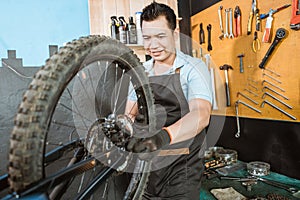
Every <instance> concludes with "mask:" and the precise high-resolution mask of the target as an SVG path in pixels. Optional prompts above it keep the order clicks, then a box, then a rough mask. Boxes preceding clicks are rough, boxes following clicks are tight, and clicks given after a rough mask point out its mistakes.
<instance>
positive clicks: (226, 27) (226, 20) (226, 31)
mask: <svg viewBox="0 0 300 200" xmlns="http://www.w3.org/2000/svg"><path fill="white" fill-rule="evenodd" d="M228 13H229V10H228V9H227V8H225V34H224V38H228V37H229V34H228V26H229V25H228Z"/></svg>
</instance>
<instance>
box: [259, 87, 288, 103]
mask: <svg viewBox="0 0 300 200" xmlns="http://www.w3.org/2000/svg"><path fill="white" fill-rule="evenodd" d="M265 89H269V90H270V91H272V92H274V93H275V94H277V95H279V96H281V97H283V98H284V99H285V100H289V98H288V97H286V96H284V95H283V94H281V93H279V92H277V91H276V90H273V89H272V88H270V87H268V86H264V87H263V89H262V90H263V91H265Z"/></svg>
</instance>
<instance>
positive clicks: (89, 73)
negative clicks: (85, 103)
mask: <svg viewBox="0 0 300 200" xmlns="http://www.w3.org/2000/svg"><path fill="white" fill-rule="evenodd" d="M87 70H88V75H89V77H90V78H89V80H90V82H91V86H92V89H93V92H94V96H96V95H95V94H96V90H95V87H94V84H93V81H92V78H91V77H92V76H91V72H90V69H87Z"/></svg>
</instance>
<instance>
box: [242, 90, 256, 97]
mask: <svg viewBox="0 0 300 200" xmlns="http://www.w3.org/2000/svg"><path fill="white" fill-rule="evenodd" d="M244 90H245V91H247V92H249V93H251V94H253V95H254V96H256V97H258V94H256V93H255V92H253V91H251V90H249V89H247V88H245V89H244Z"/></svg>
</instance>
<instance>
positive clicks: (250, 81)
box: [191, 0, 300, 122]
mask: <svg viewBox="0 0 300 200" xmlns="http://www.w3.org/2000/svg"><path fill="white" fill-rule="evenodd" d="M237 3H238V4H237ZM290 3H291V1H289V0H280V1H275V0H270V1H257V6H258V8H259V10H260V13H268V12H269V10H270V9H271V8H272V9H276V8H278V7H280V6H283V5H285V4H290ZM251 4H252V1H250V0H248V1H238V2H237V1H233V0H223V1H221V2H218V3H216V4H214V5H213V6H211V7H209V8H207V9H205V10H203V11H201V12H199V13H197V14H195V15H193V16H192V17H191V27H192V39H193V41H194V44H193V49H195V50H196V51H197V57H199V56H200V48H202V51H203V55H204V54H205V53H209V54H210V55H211V58H212V61H213V63H214V66H215V73H216V76H217V77H218V76H220V77H221V81H222V85H223V84H224V82H225V77H224V71H221V70H219V66H222V65H224V64H229V65H231V66H232V67H233V70H229V71H228V74H229V86H230V96H231V106H230V107H226V111H225V114H226V115H227V116H235V115H236V113H235V109H234V107H235V102H236V101H237V100H242V101H243V102H245V103H247V104H249V105H250V106H252V107H254V108H256V109H258V110H260V111H261V114H260V113H258V112H255V111H253V110H252V109H250V108H248V107H246V106H244V105H241V104H239V106H238V110H239V116H241V117H247V118H257V119H273V120H283V121H292V122H299V121H300V70H299V69H298V68H299V64H298V63H299V62H300V57H299V56H298V54H299V52H300V45H299V44H298V43H299V42H300V32H299V31H298V32H297V31H295V30H292V29H290V28H289V25H290V19H291V15H292V14H291V7H288V8H285V9H283V10H281V11H279V12H277V13H275V14H274V15H273V18H274V19H273V26H272V27H273V29H272V30H271V33H272V38H271V42H272V41H273V40H274V37H275V32H276V30H277V29H278V28H284V29H286V30H287V31H288V36H287V37H286V38H285V39H283V41H282V42H281V44H279V45H278V46H277V48H276V49H275V51H274V52H273V55H272V56H271V57H270V58H269V60H268V62H267V63H266V65H265V67H266V69H267V70H261V69H260V68H259V67H258V65H259V64H260V63H261V61H262V59H263V57H264V56H265V54H266V52H267V51H268V49H269V47H270V45H271V43H262V42H261V40H262V36H263V32H264V29H265V24H266V19H263V20H261V31H258V39H259V40H260V42H261V49H260V50H259V51H258V52H257V53H254V52H253V50H252V41H253V36H254V31H255V16H254V19H253V24H252V33H251V34H250V35H247V23H248V18H249V13H250V11H251V6H252V5H251ZM220 6H223V9H222V18H223V29H224V30H225V12H224V11H225V9H227V8H232V9H233V11H234V9H235V7H236V6H239V7H240V9H241V26H242V36H239V37H236V38H233V39H229V38H223V39H222V40H220V39H219V36H220V35H221V30H220V24H219V17H218V9H219V7H220ZM200 23H203V28H204V31H205V36H206V41H205V43H204V44H202V45H200V44H199V29H200V28H199V24H200ZM208 24H211V25H212V36H211V40H212V47H213V49H212V51H210V52H208V51H207V36H208V35H207V25H208ZM239 54H244V57H243V64H244V73H240V70H239V62H240V60H239V58H238V57H237V56H238V55H239ZM264 80H266V81H268V82H271V83H272V84H274V85H275V86H272V85H270V84H269V83H267V82H266V81H264ZM265 86H267V87H269V88H271V89H273V90H275V91H277V92H279V93H280V94H281V95H282V96H281V95H279V94H276V93H274V92H273V91H271V90H269V89H266V88H265V89H263V88H264V87H265ZM279 88H280V89H279ZM249 90H250V92H249ZM238 92H240V93H242V94H244V95H246V97H249V98H250V99H251V100H253V101H254V102H257V104H256V103H254V102H253V101H250V100H249V99H247V98H245V97H244V96H242V95H238V96H237V94H238ZM264 92H268V93H269V94H272V95H273V96H275V97H277V98H278V99H279V100H280V101H282V102H284V103H285V104H288V105H289V106H291V107H292V109H290V108H288V107H286V106H285V105H284V104H282V103H280V102H279V101H277V100H275V99H273V98H271V97H270V96H268V95H267V96H265V97H264V98H263V94H264ZM216 93H217V101H219V102H223V101H224V99H220V98H225V96H224V95H220V93H222V94H224V93H225V92H224V87H218V88H217V91H216ZM283 96H284V97H286V98H284V97H283ZM264 100H267V101H269V102H271V103H272V104H274V105H276V106H277V107H279V108H281V109H282V110H283V111H285V112H287V113H289V114H290V115H292V116H294V117H295V118H296V120H294V119H292V118H291V117H289V116H287V115H285V114H283V113H282V112H280V111H278V110H277V109H275V108H273V107H271V106H270V105H268V104H265V105H264V106H263V107H261V104H262V102H263V101H264ZM213 114H215V115H223V114H224V111H223V110H214V111H213Z"/></svg>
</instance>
